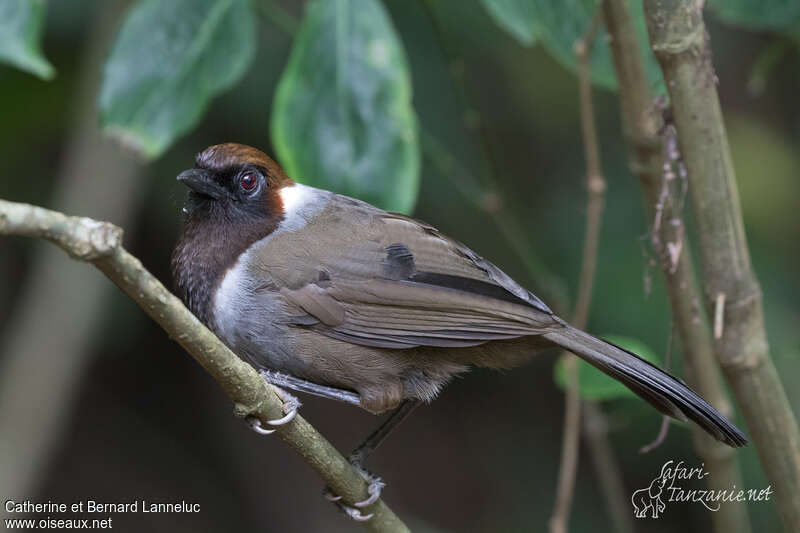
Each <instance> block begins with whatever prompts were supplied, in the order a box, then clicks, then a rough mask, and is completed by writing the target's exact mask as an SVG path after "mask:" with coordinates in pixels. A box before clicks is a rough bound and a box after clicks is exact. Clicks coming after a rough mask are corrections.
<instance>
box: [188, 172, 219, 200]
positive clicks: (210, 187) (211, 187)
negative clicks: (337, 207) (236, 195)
mask: <svg viewBox="0 0 800 533" xmlns="http://www.w3.org/2000/svg"><path fill="white" fill-rule="evenodd" d="M178 181H180V182H181V183H183V184H184V185H186V186H187V187H189V188H190V189H191V190H192V191H194V192H196V193H197V194H201V195H203V196H208V197H211V198H214V199H215V200H222V199H223V198H226V197H227V196H228V194H227V191H226V190H225V189H223V188H222V187H221V186H220V185H219V184H218V183H217V182H216V181H215V180H214V176H213V175H212V174H211V172H209V171H207V170H203V169H202V168H192V169H189V170H185V171H183V172H181V173H180V174H179V175H178Z"/></svg>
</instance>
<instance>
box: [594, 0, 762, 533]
mask: <svg viewBox="0 0 800 533" xmlns="http://www.w3.org/2000/svg"><path fill="white" fill-rule="evenodd" d="M603 9H604V13H605V20H606V28H607V29H608V32H609V35H610V36H611V52H612V56H613V59H614V67H615V70H616V73H617V80H618V82H619V96H620V98H619V100H620V110H621V114H622V124H623V129H624V134H625V137H626V138H627V140H628V144H629V146H630V150H631V155H630V167H631V170H632V171H633V172H634V173H635V174H636V175H637V176H638V177H639V181H640V183H641V186H642V192H643V195H644V201H645V204H646V205H647V207H648V209H649V212H650V213H651V216H652V215H654V214H655V211H656V206H657V205H660V206H661V211H660V213H659V216H660V218H661V220H662V221H672V220H675V221H677V223H676V224H671V223H661V224H659V225H658V227H657V228H656V227H655V224H654V227H653V230H652V231H653V232H654V237H653V244H654V248H655V253H656V255H657V256H658V259H659V264H660V266H661V270H662V272H663V274H664V279H665V281H666V286H667V291H668V293H669V298H670V304H671V308H672V316H673V322H674V324H675V326H676V328H677V330H678V335H679V337H680V339H681V345H682V347H683V355H684V361H685V363H686V378H687V380H688V382H689V383H690V384H691V385H692V387H694V388H695V389H696V390H697V391H698V392H699V393H700V394H701V395H702V396H703V397H705V398H706V399H707V400H708V401H709V402H710V403H711V404H712V405H714V406H715V407H716V408H717V409H719V410H720V411H721V412H722V413H724V414H726V415H727V416H730V415H731V414H732V408H731V405H730V403H729V401H728V398H727V396H726V394H725V389H724V386H723V383H722V380H721V377H720V375H719V372H718V370H717V366H716V364H715V362H714V357H713V349H712V345H711V337H710V334H709V330H708V325H707V323H706V322H705V321H704V320H703V316H702V313H701V311H700V302H701V295H700V292H699V290H698V287H697V280H696V279H695V275H694V268H693V261H692V257H691V250H690V247H689V246H686V245H684V246H681V247H680V249H679V252H678V255H677V259H674V256H670V255H669V253H668V251H667V250H666V249H665V248H666V245H665V243H675V242H677V241H680V240H681V239H685V236H684V234H683V230H682V228H683V220H682V219H683V213H682V212H681V209H680V204H681V203H682V202H680V201H678V200H676V199H675V198H668V199H662V191H664V190H665V189H664V185H667V183H666V180H665V179H664V176H663V172H662V170H663V164H664V156H663V148H662V139H661V138H660V136H659V133H658V132H659V130H660V129H661V126H662V124H661V117H660V116H658V112H657V110H656V108H655V106H654V104H653V102H654V100H653V94H652V92H651V91H650V88H649V85H648V81H647V76H646V74H645V67H644V62H643V61H642V55H641V50H640V48H639V44H638V42H637V40H636V31H635V29H634V25H633V18H632V16H631V13H630V10H629V7H628V1H627V0H606V1H605V3H604V6H603ZM671 191H674V188H673V189H669V188H667V189H666V192H668V193H669V192H671ZM679 228H680V230H679ZM679 231H680V234H679ZM692 433H693V437H694V447H695V450H696V451H697V454H698V455H699V456H700V457H701V458H702V459H703V461H704V463H705V465H706V467H707V468H708V471H709V472H710V473H711V474H712V475H711V476H710V477H709V479H708V482H709V483H712V482H713V483H714V485H715V486H717V487H721V488H724V487H733V486H737V487H741V486H743V484H742V476H741V472H740V469H739V463H738V460H737V457H736V453H735V451H734V450H733V449H732V448H729V447H728V446H725V445H724V444H722V443H721V442H718V441H716V440H714V439H713V438H711V437H709V436H708V435H707V434H706V433H705V432H703V431H702V430H701V429H700V428H697V427H693V428H692ZM709 488H713V487H709ZM711 519H712V521H713V524H714V530H715V531H716V532H717V533H723V532H725V533H727V532H732V531H738V532H740V533H749V531H750V529H751V528H750V520H749V517H748V515H747V507H746V506H745V505H725V506H722V507H721V508H720V510H719V511H718V512H716V513H712V515H711Z"/></svg>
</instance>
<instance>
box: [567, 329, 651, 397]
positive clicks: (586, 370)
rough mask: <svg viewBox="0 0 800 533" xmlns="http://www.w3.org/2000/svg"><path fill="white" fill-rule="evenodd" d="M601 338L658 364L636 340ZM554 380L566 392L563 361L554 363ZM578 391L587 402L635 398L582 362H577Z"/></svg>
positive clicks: (624, 387) (621, 386) (626, 390)
mask: <svg viewBox="0 0 800 533" xmlns="http://www.w3.org/2000/svg"><path fill="white" fill-rule="evenodd" d="M603 338H604V339H605V340H607V341H609V342H612V343H614V344H616V345H617V346H621V347H622V348H625V349H626V350H630V351H631V352H633V353H635V354H636V355H638V356H639V357H641V358H642V359H646V360H648V361H650V362H651V363H653V364H656V365H657V364H658V358H657V357H656V355H655V353H654V352H653V351H652V350H651V349H650V348H648V347H647V346H646V345H645V344H644V343H642V342H641V341H640V340H638V339H634V338H631V337H621V336H617V335H607V336H605V337H603ZM554 378H555V382H556V384H557V385H558V386H559V387H560V388H561V389H563V390H566V388H567V373H566V368H565V366H564V360H563V359H559V360H558V361H556V365H555V370H554ZM578 389H579V391H580V395H581V397H583V398H585V399H587V400H595V401H603V400H613V399H616V398H634V397H636V395H635V394H634V393H633V392H631V391H630V389H628V388H627V387H626V386H625V385H623V384H622V383H620V382H619V381H617V380H616V379H614V378H612V377H610V376H607V375H606V374H604V373H602V372H600V371H599V370H597V369H596V368H595V367H593V366H592V365H590V364H589V363H587V362H585V361H583V360H580V361H578Z"/></svg>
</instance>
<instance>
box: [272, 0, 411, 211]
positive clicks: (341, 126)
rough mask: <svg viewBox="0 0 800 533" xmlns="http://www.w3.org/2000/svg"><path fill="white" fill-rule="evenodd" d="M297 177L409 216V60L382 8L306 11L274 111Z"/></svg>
mask: <svg viewBox="0 0 800 533" xmlns="http://www.w3.org/2000/svg"><path fill="white" fill-rule="evenodd" d="M271 131H272V142H273V144H274V146H275V151H276V153H277V156H278V158H279V159H280V161H281V163H282V165H283V168H284V170H286V172H287V174H289V176H291V177H292V178H294V179H296V180H298V181H300V182H303V183H306V184H309V185H313V186H317V187H321V188H325V189H330V190H333V191H336V192H339V193H343V194H348V195H351V196H356V197H358V198H361V199H362V200H365V201H367V202H370V203H373V204H375V205H378V206H380V207H382V208H385V209H389V210H392V211H399V212H405V213H407V212H410V211H411V210H412V209H413V208H414V204H415V203H416V199H417V193H418V190H419V171H420V154H419V140H418V134H417V120H416V117H415V115H414V110H413V108H412V106H411V79H410V75H409V71H408V65H407V62H406V57H405V52H404V51H403V47H402V45H401V43H400V40H399V38H398V36H397V34H396V33H395V30H394V28H393V27H392V23H391V21H390V20H389V16H388V15H387V13H386V11H385V10H384V8H383V6H382V5H381V4H380V3H379V2H377V1H376V0H322V1H315V2H312V3H310V4H309V5H308V8H307V11H306V15H305V19H304V20H303V23H302V26H301V28H300V32H299V33H298V34H297V37H296V38H295V42H294V46H293V48H292V53H291V55H290V57H289V62H288V64H287V65H286V69H285V70H284V72H283V75H282V76H281V80H280V82H279V84H278V89H277V93H276V94H275V101H274V102H273V112H272V124H271Z"/></svg>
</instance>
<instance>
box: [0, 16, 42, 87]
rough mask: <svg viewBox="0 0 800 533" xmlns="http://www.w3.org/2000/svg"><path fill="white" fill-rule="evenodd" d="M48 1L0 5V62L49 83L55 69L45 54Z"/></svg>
mask: <svg viewBox="0 0 800 533" xmlns="http://www.w3.org/2000/svg"><path fill="white" fill-rule="evenodd" d="M44 8H45V5H44V0H2V2H0V62H4V63H8V64H10V65H14V66H15V67H17V68H19V69H22V70H25V71H27V72H30V73H31V74H34V75H36V76H39V77H40V78H42V79H45V80H49V79H51V78H52V77H53V76H54V75H55V69H53V66H52V65H51V64H50V63H49V62H48V61H47V59H45V57H44V55H43V54H42V50H41V38H42V24H43V23H44Z"/></svg>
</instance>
